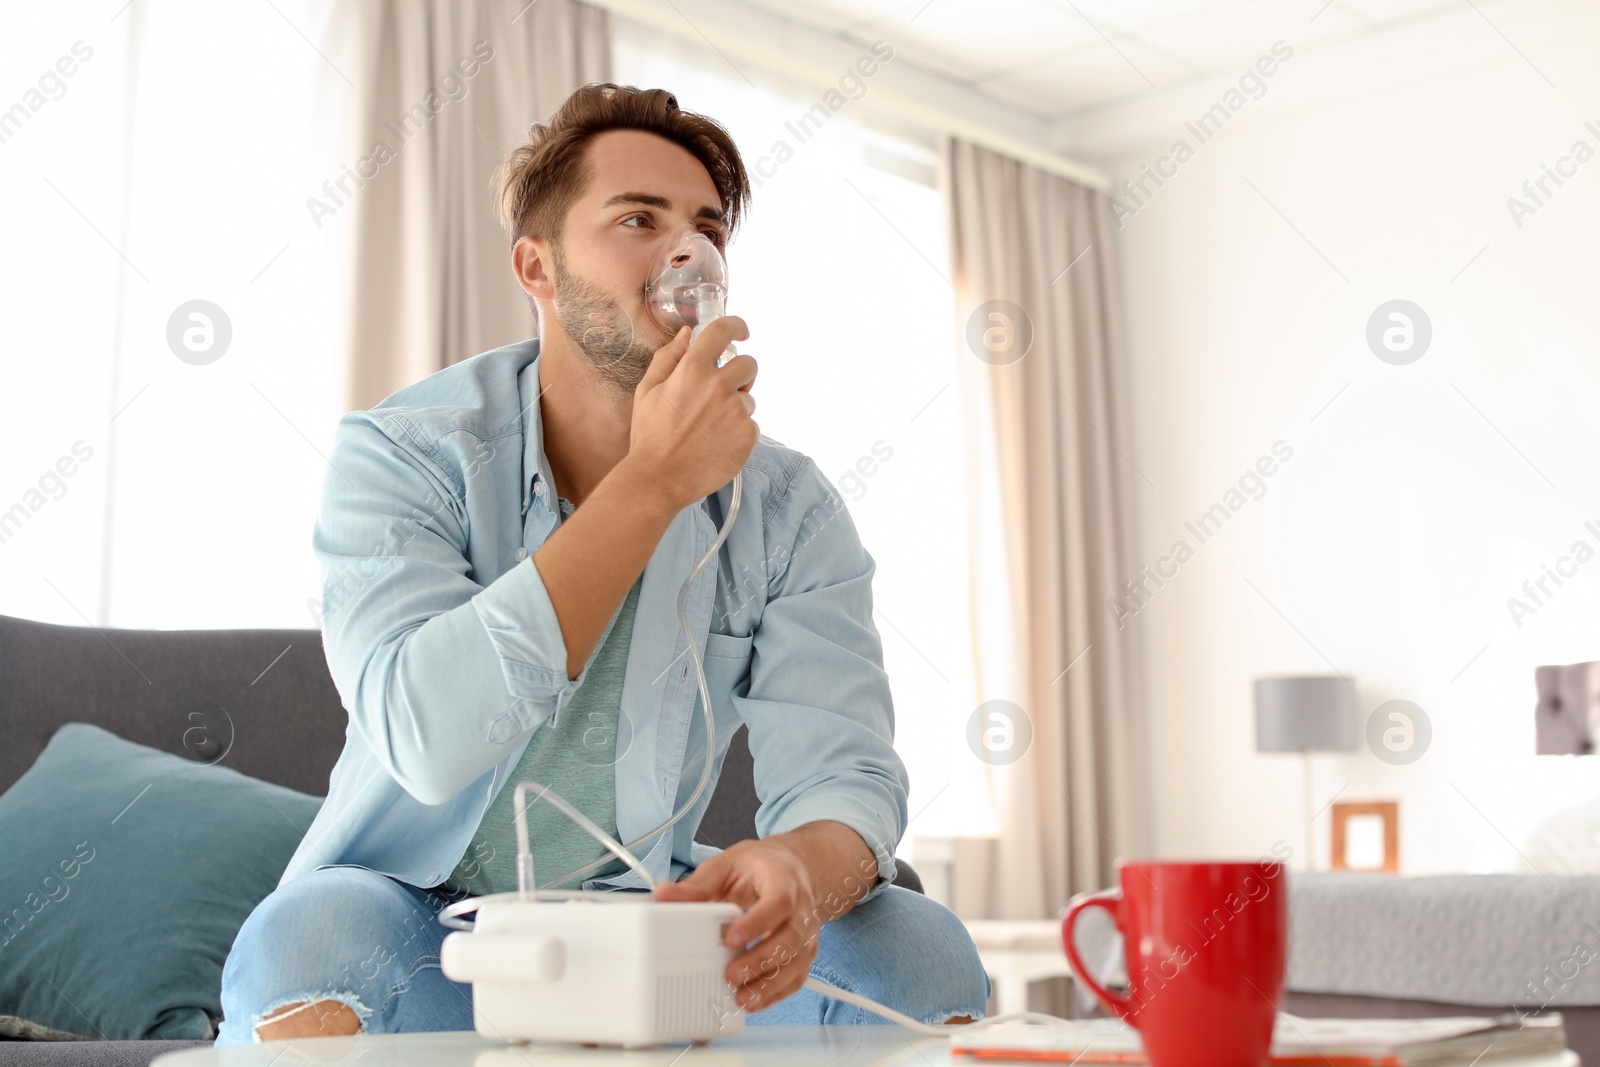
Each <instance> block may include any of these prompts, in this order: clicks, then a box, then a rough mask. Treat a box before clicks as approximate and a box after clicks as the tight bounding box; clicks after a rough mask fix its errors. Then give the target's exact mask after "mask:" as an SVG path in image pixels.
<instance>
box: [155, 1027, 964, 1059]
mask: <svg viewBox="0 0 1600 1067" xmlns="http://www.w3.org/2000/svg"><path fill="white" fill-rule="evenodd" d="M951 1029H952V1030H954V1029H955V1027H953V1026H952V1027H951ZM949 1047H950V1045H949V1041H948V1039H946V1038H940V1037H922V1036H920V1035H918V1034H913V1033H911V1032H909V1031H906V1030H902V1029H900V1028H899V1027H897V1026H747V1027H745V1028H744V1030H743V1031H741V1032H740V1033H738V1034H736V1035H734V1036H733V1037H727V1038H721V1039H719V1040H716V1041H713V1042H711V1043H710V1044H708V1045H699V1046H695V1045H689V1044H678V1045H662V1046H661V1047H659V1048H654V1049H634V1050H631V1051H624V1050H622V1049H612V1048H594V1047H587V1046H583V1045H572V1044H542V1043H532V1044H526V1045H510V1044H507V1043H506V1042H504V1041H491V1040H489V1039H488V1038H484V1037H479V1036H478V1035H477V1034H476V1033H474V1032H473V1031H471V1030H465V1031H460V1032H456V1033H424V1034H357V1035H355V1036H353V1037H314V1038H300V1039H297V1040H294V1041H267V1042H263V1043H261V1044H259V1045H224V1046H222V1047H221V1048H217V1047H212V1048H192V1049H186V1050H185V1051H183V1052H169V1053H168V1054H167V1055H165V1056H162V1057H160V1058H158V1059H157V1060H156V1061H155V1063H153V1064H152V1065H151V1067H300V1065H304V1064H313V1063H314V1064H317V1065H318V1067H327V1065H330V1064H355V1063H357V1062H359V1063H360V1064H361V1065H362V1067H526V1065H527V1064H530V1063H533V1064H542V1065H548V1067H564V1065H566V1064H583V1065H585V1067H589V1065H595V1064H612V1065H615V1067H669V1065H674V1067H676V1065H679V1064H702V1065H707V1067H710V1065H714V1067H855V1065H857V1064H859V1065H861V1067H868V1065H870V1067H890V1065H891V1064H905V1065H906V1067H930V1065H931V1067H946V1065H947V1064H949V1063H950V1052H949ZM958 1062H965V1061H964V1060H963V1061H958Z"/></svg>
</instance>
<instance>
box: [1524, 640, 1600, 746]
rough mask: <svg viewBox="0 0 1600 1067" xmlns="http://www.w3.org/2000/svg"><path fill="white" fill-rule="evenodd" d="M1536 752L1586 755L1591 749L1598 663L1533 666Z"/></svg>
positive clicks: (1599, 687) (1599, 706)
mask: <svg viewBox="0 0 1600 1067" xmlns="http://www.w3.org/2000/svg"><path fill="white" fill-rule="evenodd" d="M1533 684H1534V688H1535V689H1536V690H1537V691H1538V694H1539V701H1538V703H1537V704H1536V705H1535V706H1534V709H1533V715H1534V737H1535V741H1534V744H1535V746H1536V747H1535V750H1534V751H1535V752H1537V753H1538V754H1539V755H1541V756H1560V755H1585V754H1588V753H1591V752H1593V751H1594V738H1595V733H1596V729H1595V726H1596V720H1600V663H1567V664H1561V665H1559V666H1547V667H1535V668H1534V671H1533Z"/></svg>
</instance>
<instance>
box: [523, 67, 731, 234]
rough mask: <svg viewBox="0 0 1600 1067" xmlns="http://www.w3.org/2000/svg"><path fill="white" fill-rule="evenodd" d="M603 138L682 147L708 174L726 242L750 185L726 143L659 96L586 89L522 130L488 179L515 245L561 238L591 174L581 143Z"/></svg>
mask: <svg viewBox="0 0 1600 1067" xmlns="http://www.w3.org/2000/svg"><path fill="white" fill-rule="evenodd" d="M607 130H645V131H648V132H650V133H654V134H659V135H660V136H662V137H665V138H666V139H667V140H669V141H672V142H673V143H674V144H678V145H682V146H683V147H684V148H685V149H687V150H688V151H689V152H690V153H692V154H693V155H694V157H695V158H696V159H698V160H699V161H700V162H701V163H702V164H703V165H704V166H705V168H706V170H707V171H708V172H709V173H710V174H711V181H712V183H713V184H714V185H715V186H716V187H717V195H718V196H719V197H720V198H721V199H722V211H723V214H724V215H726V216H727V224H728V233H729V234H730V235H731V234H732V233H733V232H734V230H735V229H736V227H737V226H738V223H739V214H740V212H741V211H742V210H743V209H745V208H748V207H749V206H750V184H749V179H748V177H747V175H746V174H745V169H744V163H743V161H742V160H740V158H739V150H738V148H736V147H735V146H734V143H733V138H732V137H731V136H730V135H729V134H728V131H727V130H726V129H724V128H723V127H722V126H721V125H720V124H719V123H717V121H716V120H715V119H710V118H707V117H706V116H704V115H697V114H695V113H694V112H692V111H681V110H679V108H678V98H677V97H675V96H673V95H672V94H671V93H669V92H667V91H666V90H665V89H636V88H634V87H633V86H631V85H615V84H613V83H611V82H594V83H591V84H589V85H585V86H584V87H583V88H581V89H579V90H578V91H577V92H575V93H573V94H572V95H571V96H569V97H567V99H566V101H565V102H564V103H563V104H562V105H561V106H560V107H559V108H557V109H556V112H555V114H554V115H551V116H550V121H549V122H535V123H532V124H531V125H529V127H528V143H527V144H524V145H519V146H518V147H517V148H516V150H515V151H513V152H512V153H511V154H510V155H509V156H507V157H506V158H505V160H503V161H502V162H501V164H500V166H499V168H498V169H497V170H496V172H495V182H496V184H497V185H498V186H499V190H500V192H499V211H500V222H501V224H502V225H504V226H505V228H506V229H507V230H509V231H510V233H511V243H512V244H513V245H515V244H516V243H517V242H518V241H520V240H521V239H522V238H524V237H537V238H540V239H553V238H559V237H560V236H561V230H562V227H563V225H564V224H565V223H566V219H567V212H568V211H569V210H570V209H571V207H572V205H573V204H574V203H575V202H576V201H577V199H578V197H579V196H580V195H582V193H583V189H584V186H586V185H587V184H588V182H589V178H590V176H591V173H592V169H591V168H590V166H589V163H588V160H587V158H586V150H587V148H588V146H589V142H590V141H591V140H593V139H594V137H595V136H596V135H597V134H600V133H604V132H605V131H607Z"/></svg>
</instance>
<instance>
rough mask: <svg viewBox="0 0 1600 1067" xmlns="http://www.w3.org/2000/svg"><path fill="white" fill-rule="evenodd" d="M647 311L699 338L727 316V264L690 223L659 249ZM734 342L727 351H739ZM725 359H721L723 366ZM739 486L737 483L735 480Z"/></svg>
mask: <svg viewBox="0 0 1600 1067" xmlns="http://www.w3.org/2000/svg"><path fill="white" fill-rule="evenodd" d="M644 297H645V300H644V303H645V309H646V310H647V311H649V312H650V318H651V319H652V320H653V321H654V322H655V324H656V325H657V326H660V327H661V328H662V329H663V330H665V331H667V332H668V333H671V334H676V333H677V332H678V331H679V330H680V329H682V328H683V327H685V326H688V327H691V330H690V333H689V336H690V338H691V339H693V338H696V337H699V336H700V334H701V331H703V330H704V329H705V328H706V327H707V326H708V325H710V323H711V321H712V320H713V319H716V318H718V317H720V316H721V315H722V314H723V310H722V305H723V302H724V301H726V300H727V298H728V264H727V261H726V260H724V259H723V258H722V253H721V252H719V251H717V246H716V245H715V244H713V243H712V242H711V239H710V238H708V237H707V236H706V235H705V233H704V232H703V231H702V230H700V229H699V228H698V227H696V226H695V225H694V224H692V223H685V224H684V225H682V226H680V227H678V228H677V229H676V230H673V231H672V232H671V233H669V234H667V237H666V241H665V242H664V245H663V248H662V250H661V253H660V254H659V255H658V256H657V257H656V262H655V266H654V267H653V268H652V269H651V271H650V280H649V281H648V282H646V283H645V288H644ZM737 354H738V353H736V352H735V351H734V350H733V346H732V345H729V346H728V350H727V351H726V352H725V353H723V355H724V356H726V357H729V358H731V357H733V356H735V355H737ZM723 362H724V360H722V359H719V360H718V366H720V365H721V364H722V363H723ZM735 484H737V483H735Z"/></svg>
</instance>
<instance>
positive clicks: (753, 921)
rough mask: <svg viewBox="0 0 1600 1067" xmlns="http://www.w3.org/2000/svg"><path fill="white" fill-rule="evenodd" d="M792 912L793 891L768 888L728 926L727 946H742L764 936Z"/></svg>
mask: <svg viewBox="0 0 1600 1067" xmlns="http://www.w3.org/2000/svg"><path fill="white" fill-rule="evenodd" d="M793 912H794V893H793V892H792V891H789V890H788V889H787V888H782V889H780V888H779V887H776V886H774V887H772V888H770V889H769V890H768V892H767V894H766V895H765V896H763V897H761V898H760V899H759V900H757V901H756V902H755V904H753V905H752V906H751V908H750V910H749V911H746V912H745V913H744V915H743V916H742V917H741V918H740V919H739V920H738V921H737V922H735V923H734V924H733V925H732V926H730V927H728V947H730V948H742V947H743V946H745V945H748V944H749V943H750V942H752V941H755V940H756V939H758V938H763V937H766V936H767V935H769V934H771V933H772V931H773V930H775V929H777V928H778V926H779V925H780V924H781V923H782V922H783V921H784V920H785V919H786V918H788V917H789V915H791V914H792V913H793Z"/></svg>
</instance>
